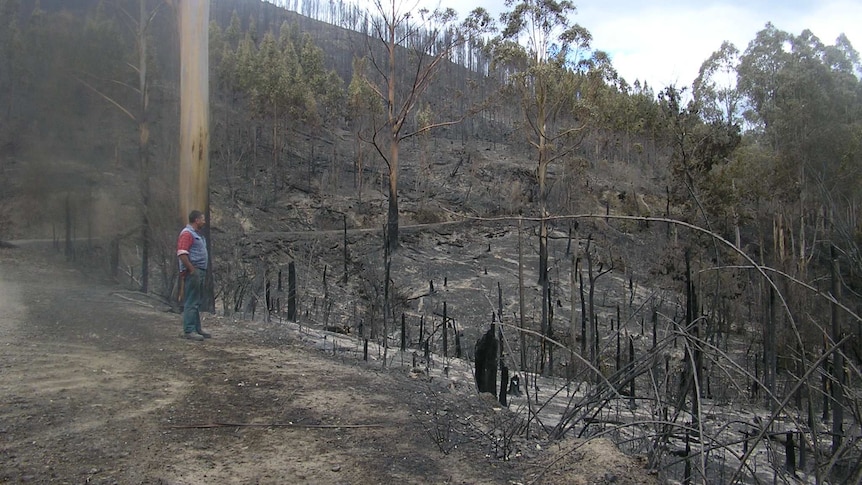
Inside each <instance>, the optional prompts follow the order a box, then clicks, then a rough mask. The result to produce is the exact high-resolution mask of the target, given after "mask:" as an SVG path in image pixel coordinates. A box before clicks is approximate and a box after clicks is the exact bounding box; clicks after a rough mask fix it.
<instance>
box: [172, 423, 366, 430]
mask: <svg viewBox="0 0 862 485" xmlns="http://www.w3.org/2000/svg"><path fill="white" fill-rule="evenodd" d="M233 427H243V428H249V427H257V428H310V429H314V428H319V429H328V428H382V427H383V425H382V424H299V423H205V424H176V425H172V426H168V428H171V429H203V428H233Z"/></svg>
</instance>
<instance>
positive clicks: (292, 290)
mask: <svg viewBox="0 0 862 485" xmlns="http://www.w3.org/2000/svg"><path fill="white" fill-rule="evenodd" d="M287 320H288V321H291V322H295V321H296V263H294V262H293V261H291V262H290V263H289V264H288V265H287Z"/></svg>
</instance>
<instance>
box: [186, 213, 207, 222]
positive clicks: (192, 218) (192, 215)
mask: <svg viewBox="0 0 862 485" xmlns="http://www.w3.org/2000/svg"><path fill="white" fill-rule="evenodd" d="M202 215H204V213H203V212H201V211H199V210H193V211H191V212H189V224H191V223H193V222H195V221H196V220H198V218H199V217H200V216H202Z"/></svg>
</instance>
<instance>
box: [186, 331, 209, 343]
mask: <svg viewBox="0 0 862 485" xmlns="http://www.w3.org/2000/svg"><path fill="white" fill-rule="evenodd" d="M183 338H185V339H188V340H196V341H198V342H200V341H201V340H203V339H204V336H203V335H201V334H199V333H197V332H187V333H186V334H185V335H183Z"/></svg>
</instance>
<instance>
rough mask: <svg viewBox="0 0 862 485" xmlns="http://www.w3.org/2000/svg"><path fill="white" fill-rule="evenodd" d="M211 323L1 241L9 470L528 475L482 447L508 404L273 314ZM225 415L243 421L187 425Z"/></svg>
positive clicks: (38, 475)
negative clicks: (280, 321)
mask: <svg viewBox="0 0 862 485" xmlns="http://www.w3.org/2000/svg"><path fill="white" fill-rule="evenodd" d="M204 327H205V328H206V329H208V330H209V331H211V332H212V333H213V335H214V338H213V339H211V340H209V341H207V342H204V343H197V342H190V341H186V340H184V339H182V338H179V335H180V324H179V316H178V315H175V314H171V313H167V312H164V311H162V309H161V308H160V306H159V305H158V304H157V302H152V301H148V300H146V299H144V298H142V297H140V296H139V295H135V294H134V293H129V292H119V291H118V290H117V288H115V287H113V286H110V285H107V284H100V283H96V282H93V281H92V280H91V279H89V278H86V277H84V276H83V275H82V274H81V273H80V272H79V271H77V270H75V269H72V268H70V267H68V266H67V265H66V264H65V262H63V260H62V257H61V256H60V255H56V254H51V253H39V252H36V251H35V250H31V249H22V248H19V249H5V250H0V395H2V396H3V397H2V403H0V482H10V483H19V482H33V483H46V482H53V483H122V484H126V483H177V484H195V483H208V484H209V483H243V484H245V483H279V484H286V483H315V484H316V483H517V482H520V481H521V480H522V478H521V477H522V473H521V470H520V467H521V464H519V463H517V462H515V461H511V462H504V461H500V460H496V459H494V458H487V457H486V455H487V454H488V453H489V450H490V448H489V443H488V440H487V439H486V437H483V436H482V433H481V432H479V431H478V430H479V429H481V426H480V423H481V422H482V416H483V415H485V414H488V413H491V414H493V413H495V412H496V411H493V410H492V409H491V406H489V405H488V404H486V401H484V400H482V399H480V398H478V397H474V398H469V399H467V402H459V403H456V402H447V399H449V398H448V397H446V393H445V392H443V393H437V392H433V390H432V389H433V386H434V384H433V383H430V382H428V381H427V380H423V379H421V378H419V379H415V378H411V377H410V376H409V374H408V373H407V372H398V371H380V370H379V369H377V368H376V367H373V366H371V365H367V366H366V365H364V364H362V363H361V362H357V361H356V360H354V359H338V358H334V357H332V356H328V355H325V354H323V353H322V352H320V351H316V350H314V349H310V348H307V347H305V346H301V345H299V344H298V343H297V342H296V341H295V340H294V339H291V338H290V337H289V336H288V335H287V334H286V333H284V332H280V329H279V328H278V327H277V326H276V325H275V324H270V325H264V324H259V323H252V322H239V323H235V322H228V321H226V320H224V319H221V318H217V317H215V316H212V315H206V316H205V321H204ZM462 401H463V400H462ZM456 406H457V408H456ZM447 410H448V411H447ZM468 414H469V418H468V417H467V415H468ZM441 416H448V417H446V418H445V421H443V420H442V418H441ZM213 423H233V424H235V425H231V426H217V427H185V426H196V425H207V424H213ZM442 423H445V427H441V424H442ZM271 424H277V425H279V426H267V425H271ZM248 425H252V426H248ZM335 425H340V426H341V427H332V426H335ZM442 433H445V434H447V437H446V439H447V441H446V443H445V444H444V446H445V447H446V448H447V451H448V454H444V453H443V452H442V451H441V448H440V447H439V446H438V445H437V442H436V440H437V439H438V438H439V436H440V435H441V434H442ZM456 445H457V446H456Z"/></svg>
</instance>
